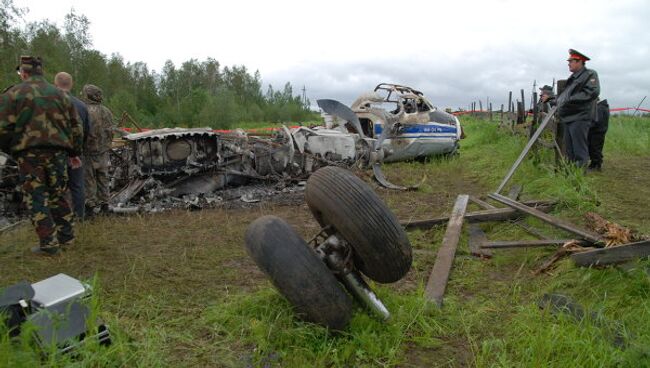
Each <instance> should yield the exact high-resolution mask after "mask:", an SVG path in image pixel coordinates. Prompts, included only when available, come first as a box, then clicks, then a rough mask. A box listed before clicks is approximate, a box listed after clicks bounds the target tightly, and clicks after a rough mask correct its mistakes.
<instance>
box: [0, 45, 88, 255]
mask: <svg viewBox="0 0 650 368" xmlns="http://www.w3.org/2000/svg"><path fill="white" fill-rule="evenodd" d="M19 73H20V77H21V79H22V81H23V82H22V83H20V84H18V85H16V86H13V87H12V88H10V89H9V90H8V91H7V92H5V93H4V94H3V95H2V96H0V149H2V150H3V151H5V152H9V153H10V154H11V155H12V156H13V157H14V158H15V159H16V161H17V163H18V170H19V173H20V179H21V182H22V187H21V188H22V191H23V198H24V200H25V204H26V206H27V208H28V209H29V210H30V212H31V220H32V224H33V225H34V227H35V228H36V234H37V235H38V238H39V243H40V244H39V246H36V247H33V248H32V251H33V252H34V253H38V254H45V255H54V254H57V253H58V252H59V251H60V249H61V246H64V247H65V246H67V245H71V244H72V242H73V240H74V232H73V228H72V211H71V209H70V204H69V203H68V201H67V199H66V191H67V181H68V175H67V166H68V163H70V165H71V166H73V167H79V166H81V161H80V159H79V156H80V155H81V150H82V134H83V132H82V127H81V123H80V121H79V116H78V114H77V111H76V110H75V108H74V105H73V104H72V101H71V100H70V98H68V97H67V96H66V94H65V93H64V92H63V91H61V90H59V89H58V88H56V87H55V86H53V85H52V84H50V83H48V82H47V81H46V80H45V78H44V77H43V65H42V62H41V59H40V58H39V57H32V56H23V57H21V58H20V65H19Z"/></svg>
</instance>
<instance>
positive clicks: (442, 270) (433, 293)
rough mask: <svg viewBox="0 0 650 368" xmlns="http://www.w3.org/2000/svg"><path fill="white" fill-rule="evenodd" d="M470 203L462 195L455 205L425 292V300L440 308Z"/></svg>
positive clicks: (466, 196) (465, 195) (467, 198)
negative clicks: (466, 210)
mask: <svg viewBox="0 0 650 368" xmlns="http://www.w3.org/2000/svg"><path fill="white" fill-rule="evenodd" d="M468 201H469V196H468V195H467V194H461V195H459V196H458V198H456V204H454V209H453V211H452V212H451V217H450V218H449V224H448V225H447V231H446V232H445V237H444V238H443V239H442V245H441V246H440V249H438V255H437V256H436V262H435V263H434V265H433V270H432V271H431V275H430V276H429V281H428V282H427V287H426V289H425V291H424V296H425V298H426V299H427V300H429V301H432V302H434V303H436V305H438V306H439V307H442V298H443V296H444V295H445V289H446V288H447V281H448V280H449V273H450V272H451V266H452V264H453V262H454V257H455V256H456V248H458V240H459V239H460V232H461V230H462V228H463V217H464V216H465V209H466V208H467V202H468Z"/></svg>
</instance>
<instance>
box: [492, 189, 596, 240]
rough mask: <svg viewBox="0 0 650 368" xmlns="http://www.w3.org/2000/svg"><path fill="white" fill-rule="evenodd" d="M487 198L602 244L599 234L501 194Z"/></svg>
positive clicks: (494, 194)
mask: <svg viewBox="0 0 650 368" xmlns="http://www.w3.org/2000/svg"><path fill="white" fill-rule="evenodd" d="M489 197H490V198H492V199H494V200H495V201H499V202H501V203H503V204H505V205H506V206H509V207H512V208H516V209H517V210H519V211H522V212H525V213H527V214H529V215H531V216H535V217H537V218H538V219H540V220H542V221H544V222H546V223H549V224H551V225H553V226H557V227H559V228H560V229H563V230H566V231H568V232H570V233H573V234H576V235H578V236H580V237H581V238H583V239H586V240H589V241H590V242H592V243H602V242H603V238H602V237H601V236H600V235H599V234H596V233H594V232H592V231H589V230H585V229H581V228H579V227H577V226H575V225H573V224H572V223H570V222H568V221H565V220H562V219H559V218H557V217H553V216H551V215H549V214H546V213H544V212H542V211H539V210H536V209H534V208H532V207H528V206H526V205H525V204H523V203H519V202H517V201H513V200H512V199H510V198H508V197H506V196H502V195H501V194H497V193H492V194H490V195H489Z"/></svg>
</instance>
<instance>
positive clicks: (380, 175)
mask: <svg viewBox="0 0 650 368" xmlns="http://www.w3.org/2000/svg"><path fill="white" fill-rule="evenodd" d="M372 173H373V174H374V176H375V179H376V180H377V182H379V184H381V186H383V187H385V188H388V189H395V190H417V189H418V188H419V187H420V185H422V183H424V181H425V180H426V179H427V177H426V176H424V177H423V178H422V180H421V181H420V182H419V183H418V184H417V185H412V186H408V187H403V186H401V185H395V184H393V183H391V182H389V181H388V180H387V179H386V177H385V176H384V172H383V171H381V164H380V163H379V162H375V163H374V164H373V165H372Z"/></svg>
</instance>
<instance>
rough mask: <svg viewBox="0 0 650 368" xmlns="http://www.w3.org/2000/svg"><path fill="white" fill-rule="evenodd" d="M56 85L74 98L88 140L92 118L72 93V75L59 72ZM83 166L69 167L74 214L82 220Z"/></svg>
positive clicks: (69, 183)
mask: <svg viewBox="0 0 650 368" xmlns="http://www.w3.org/2000/svg"><path fill="white" fill-rule="evenodd" d="M54 85H55V86H56V87H57V88H58V89H60V90H62V91H63V92H65V93H66V95H67V96H68V97H69V98H70V100H72V103H73V104H74V107H75V108H76V109H77V113H79V117H80V118H81V122H82V124H83V131H84V135H83V137H84V142H86V139H87V136H88V131H89V130H90V118H89V117H88V109H87V108H86V104H84V103H83V102H82V101H81V100H80V99H78V98H76V97H74V96H73V95H72V94H70V90H71V89H72V76H71V75H70V74H68V73H66V72H60V73H57V74H56V76H54ZM83 170H84V169H83V167H78V168H76V169H75V168H72V167H71V166H69V167H68V178H69V181H68V187H69V189H70V194H71V196H72V208H73V210H74V214H75V216H76V217H77V219H79V220H80V221H81V220H83V218H84V208H85V205H86V195H85V193H84V171H83Z"/></svg>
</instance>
